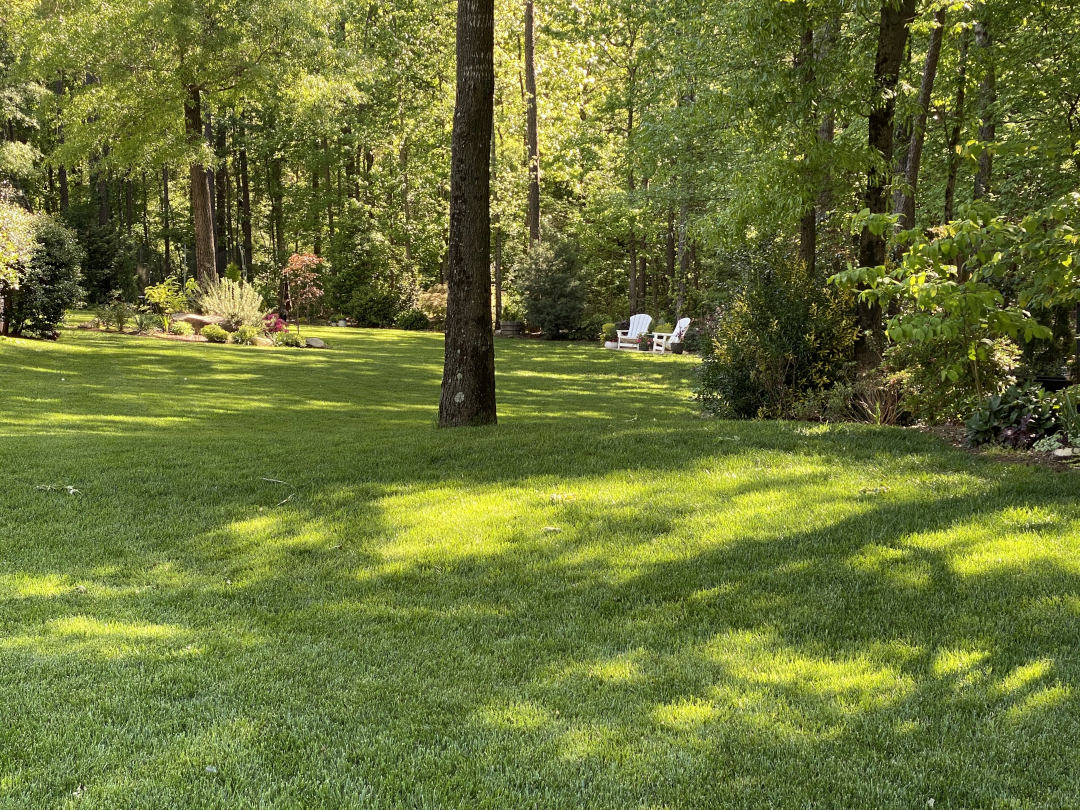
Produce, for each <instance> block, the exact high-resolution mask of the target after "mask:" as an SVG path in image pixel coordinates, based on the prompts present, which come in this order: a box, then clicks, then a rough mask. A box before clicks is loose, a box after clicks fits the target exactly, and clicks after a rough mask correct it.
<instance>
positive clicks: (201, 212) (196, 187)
mask: <svg viewBox="0 0 1080 810" xmlns="http://www.w3.org/2000/svg"><path fill="white" fill-rule="evenodd" d="M184 124H185V127H184V129H185V132H186V135H187V140H188V144H189V145H190V146H192V147H196V146H198V147H202V146H203V138H204V134H203V121H202V98H201V91H200V90H199V88H198V87H194V86H191V87H188V94H187V96H186V97H185V99H184ZM190 176H191V215H192V218H193V219H194V220H195V277H196V278H197V279H198V282H199V283H200V284H204V283H207V282H211V281H217V277H218V274H217V248H216V246H215V244H214V216H213V211H212V207H213V198H212V197H211V195H210V183H209V182H208V178H207V174H206V167H205V166H204V165H203V164H202V163H201V162H200V161H198V160H195V161H194V162H192V164H191V167H190Z"/></svg>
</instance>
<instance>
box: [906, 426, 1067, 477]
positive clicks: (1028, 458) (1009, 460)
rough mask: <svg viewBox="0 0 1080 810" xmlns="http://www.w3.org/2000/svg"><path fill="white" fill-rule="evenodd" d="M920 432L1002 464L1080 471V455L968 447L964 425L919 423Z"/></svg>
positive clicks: (987, 446) (996, 446)
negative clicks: (1067, 458) (1063, 456)
mask: <svg viewBox="0 0 1080 810" xmlns="http://www.w3.org/2000/svg"><path fill="white" fill-rule="evenodd" d="M915 429H916V430H918V431H919V432H920V433H926V434H928V435H930V436H936V437H937V438H939V439H941V440H942V441H943V442H945V443H947V444H951V445H952V446H953V447H955V448H957V449H958V450H963V451H964V452H965V453H970V454H971V455H973V456H980V457H982V458H986V459H990V460H992V461H997V462H1000V463H1001V464H1020V465H1023V466H1025V467H1045V468H1047V469H1050V470H1054V471H1055V472H1077V471H1080V463H1078V462H1080V457H1078V456H1073V459H1076V460H1075V461H1074V460H1070V461H1064V460H1062V459H1059V458H1054V457H1053V456H1051V455H1049V454H1048V453H1035V452H1033V451H1031V450H1013V449H1012V448H1010V447H1002V446H1001V445H999V444H984V445H980V446H979V447H967V446H966V445H965V444H964V436H965V435H966V430H965V429H964V426H963V425H919V426H917V427H916V428H915Z"/></svg>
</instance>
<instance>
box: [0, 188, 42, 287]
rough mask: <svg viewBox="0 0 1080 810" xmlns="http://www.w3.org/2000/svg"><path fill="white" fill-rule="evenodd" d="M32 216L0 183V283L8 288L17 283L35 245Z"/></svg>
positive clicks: (8, 189)
mask: <svg viewBox="0 0 1080 810" xmlns="http://www.w3.org/2000/svg"><path fill="white" fill-rule="evenodd" d="M36 219H37V218H36V217H35V216H34V215H33V214H32V213H30V212H29V211H27V210H26V209H25V208H23V207H22V206H21V205H19V204H17V203H16V202H15V200H14V193H13V192H12V190H11V187H10V186H9V185H7V184H6V183H3V184H0V286H3V285H7V289H8V291H9V292H10V289H12V288H16V287H18V286H19V279H18V276H19V268H20V266H23V265H29V263H30V259H31V258H33V255H34V252H35V251H36V250H37V248H38V241H37V239H36V238H35V232H36V230H37V228H36V227H35V226H36V223H35V220H36ZM7 294H9V293H8V292H6V293H5V295H7Z"/></svg>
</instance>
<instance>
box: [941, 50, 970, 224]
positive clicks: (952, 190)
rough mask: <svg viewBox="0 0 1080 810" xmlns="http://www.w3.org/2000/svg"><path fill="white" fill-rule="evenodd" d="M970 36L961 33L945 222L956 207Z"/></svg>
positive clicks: (949, 220) (950, 135)
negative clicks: (958, 150)
mask: <svg viewBox="0 0 1080 810" xmlns="http://www.w3.org/2000/svg"><path fill="white" fill-rule="evenodd" d="M969 42H970V37H969V35H968V32H967V30H965V31H964V33H962V34H961V35H960V54H959V58H958V60H957V66H956V105H955V108H954V109H953V127H952V132H951V133H950V134H949V159H948V177H947V179H946V181H945V212H944V219H945V222H951V221H952V218H953V213H954V211H955V209H956V177H957V175H958V174H959V173H960V155H958V154H957V152H956V148H957V147H958V146H959V145H960V136H961V135H962V134H963V131H964V94H965V91H966V89H967V59H968V43H969Z"/></svg>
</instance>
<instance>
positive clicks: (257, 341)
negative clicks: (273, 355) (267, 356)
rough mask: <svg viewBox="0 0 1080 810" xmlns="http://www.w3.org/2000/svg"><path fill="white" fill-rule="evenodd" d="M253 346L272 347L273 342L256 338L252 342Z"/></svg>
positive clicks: (264, 338)
mask: <svg viewBox="0 0 1080 810" xmlns="http://www.w3.org/2000/svg"><path fill="white" fill-rule="evenodd" d="M253 345H255V346H273V345H274V341H272V340H271V339H270V338H268V337H257V338H255V340H254V341H253Z"/></svg>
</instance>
